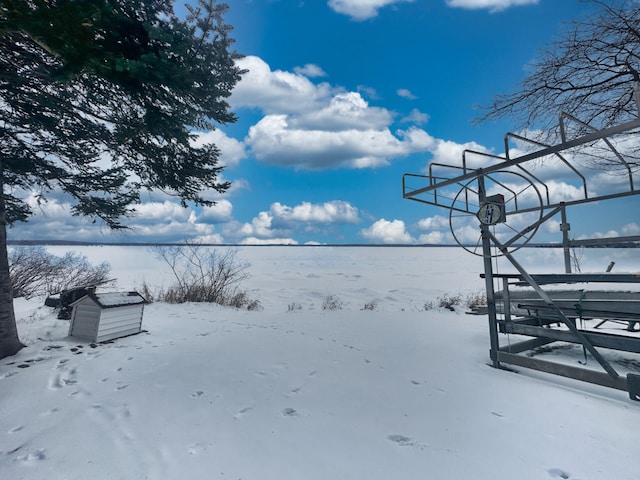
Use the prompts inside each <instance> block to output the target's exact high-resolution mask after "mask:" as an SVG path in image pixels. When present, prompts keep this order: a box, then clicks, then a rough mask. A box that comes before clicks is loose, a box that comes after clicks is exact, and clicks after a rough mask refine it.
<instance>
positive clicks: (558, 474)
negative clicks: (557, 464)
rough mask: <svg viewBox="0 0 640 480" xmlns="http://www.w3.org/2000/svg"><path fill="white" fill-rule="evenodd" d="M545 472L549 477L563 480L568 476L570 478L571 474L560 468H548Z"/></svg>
mask: <svg viewBox="0 0 640 480" xmlns="http://www.w3.org/2000/svg"><path fill="white" fill-rule="evenodd" d="M547 473H548V474H549V476H550V477H551V478H562V479H564V480H567V479H569V478H571V474H570V473H568V472H565V471H564V470H562V469H560V468H551V469H549V470H547Z"/></svg>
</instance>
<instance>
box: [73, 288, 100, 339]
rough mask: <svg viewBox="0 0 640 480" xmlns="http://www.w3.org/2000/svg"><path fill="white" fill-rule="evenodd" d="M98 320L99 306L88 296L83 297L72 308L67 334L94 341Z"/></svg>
mask: <svg viewBox="0 0 640 480" xmlns="http://www.w3.org/2000/svg"><path fill="white" fill-rule="evenodd" d="M99 322H100V307H99V306H98V305H96V304H95V302H93V301H92V300H91V299H90V298H87V297H85V298H84V299H82V300H80V301H79V302H78V303H77V304H76V305H75V306H74V308H73V316H72V317H71V325H69V335H70V336H72V337H77V338H82V339H85V340H91V341H95V338H96V333H97V332H98V323H99Z"/></svg>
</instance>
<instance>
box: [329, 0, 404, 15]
mask: <svg viewBox="0 0 640 480" xmlns="http://www.w3.org/2000/svg"><path fill="white" fill-rule="evenodd" d="M412 1H413V0H329V2H328V4H329V7H330V8H331V9H333V10H334V11H335V12H336V13H341V14H344V15H347V16H349V17H351V18H352V19H353V20H366V19H368V18H372V17H375V16H376V15H378V10H380V9H381V8H382V7H386V6H387V5H395V4H397V3H403V2H412Z"/></svg>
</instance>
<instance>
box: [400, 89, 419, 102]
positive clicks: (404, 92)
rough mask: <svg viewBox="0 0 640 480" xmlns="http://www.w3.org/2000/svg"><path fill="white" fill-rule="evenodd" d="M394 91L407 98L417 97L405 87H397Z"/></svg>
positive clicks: (413, 98)
mask: <svg viewBox="0 0 640 480" xmlns="http://www.w3.org/2000/svg"><path fill="white" fill-rule="evenodd" d="M396 93H397V94H398V96H399V97H402V98H407V99H409V100H415V99H416V98H418V97H416V96H415V95H414V94H413V93H411V90H409V89H407V88H399V89H398V90H397V91H396Z"/></svg>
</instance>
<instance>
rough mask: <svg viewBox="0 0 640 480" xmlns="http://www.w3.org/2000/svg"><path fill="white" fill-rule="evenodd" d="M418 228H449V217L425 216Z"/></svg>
mask: <svg viewBox="0 0 640 480" xmlns="http://www.w3.org/2000/svg"><path fill="white" fill-rule="evenodd" d="M418 228H419V229H420V230H440V229H443V228H446V229H448V228H449V218H447V217H443V216H442V215H436V216H435V217H428V218H423V219H422V220H420V221H419V222H418Z"/></svg>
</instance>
